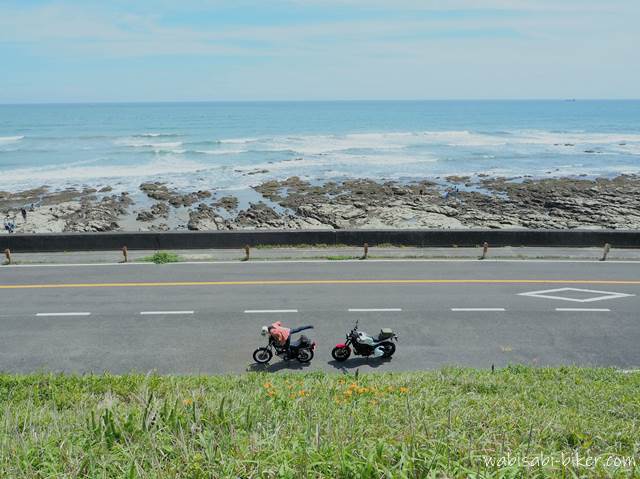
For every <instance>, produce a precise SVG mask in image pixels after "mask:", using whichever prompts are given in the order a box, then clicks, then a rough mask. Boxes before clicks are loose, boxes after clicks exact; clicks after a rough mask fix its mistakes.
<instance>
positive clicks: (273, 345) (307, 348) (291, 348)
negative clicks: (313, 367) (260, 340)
mask: <svg viewBox="0 0 640 479" xmlns="http://www.w3.org/2000/svg"><path fill="white" fill-rule="evenodd" d="M305 329H307V328H305ZM292 331H293V332H292V333H290V334H294V333H295V332H296V331H294V330H292ZM315 350H316V343H315V341H311V340H310V339H309V338H308V337H306V336H305V335H304V334H303V335H302V336H300V338H298V339H297V340H295V341H291V337H289V340H288V341H287V343H286V344H284V345H280V344H278V342H277V341H276V340H275V339H273V337H271V336H269V344H267V347H265V348H258V349H256V350H255V351H254V352H253V360H254V361H255V362H256V363H259V364H266V363H268V362H269V361H271V358H273V354H274V353H275V354H276V355H277V356H280V357H281V358H282V359H284V360H285V361H288V360H291V359H297V360H298V361H299V362H301V363H308V362H309V361H311V360H312V359H313V355H314V351H315Z"/></svg>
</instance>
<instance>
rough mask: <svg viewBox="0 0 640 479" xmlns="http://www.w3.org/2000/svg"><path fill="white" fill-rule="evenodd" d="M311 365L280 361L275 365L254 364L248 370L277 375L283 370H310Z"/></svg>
mask: <svg viewBox="0 0 640 479" xmlns="http://www.w3.org/2000/svg"><path fill="white" fill-rule="evenodd" d="M310 364H311V363H300V362H298V361H279V362H277V363H275V364H260V363H253V364H250V365H249V367H248V368H247V371H252V372H267V373H275V372H277V371H280V370H282V369H291V370H298V371H299V370H302V369H305V368H308V367H309V365H310Z"/></svg>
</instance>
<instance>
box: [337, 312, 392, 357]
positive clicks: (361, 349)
mask: <svg viewBox="0 0 640 479" xmlns="http://www.w3.org/2000/svg"><path fill="white" fill-rule="evenodd" d="M392 341H398V336H397V335H396V334H395V333H394V332H393V331H392V330H391V329H389V328H383V329H381V330H380V334H379V335H378V336H376V337H373V336H369V335H368V334H367V333H365V332H364V331H360V330H359V329H358V321H356V325H355V326H354V328H353V329H352V330H351V331H350V332H349V333H348V334H347V341H346V342H344V343H340V344H336V347H335V348H333V351H331V356H333V359H335V360H336V361H346V360H347V359H348V358H349V356H351V349H352V348H353V353H354V354H356V355H358V356H373V357H374V358H380V357H382V358H390V357H391V356H393V353H395V352H396V345H395V344H393V342H392Z"/></svg>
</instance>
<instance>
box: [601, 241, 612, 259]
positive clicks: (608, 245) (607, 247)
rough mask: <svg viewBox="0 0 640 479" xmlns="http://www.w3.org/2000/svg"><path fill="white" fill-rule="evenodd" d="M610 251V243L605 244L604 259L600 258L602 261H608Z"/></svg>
mask: <svg viewBox="0 0 640 479" xmlns="http://www.w3.org/2000/svg"><path fill="white" fill-rule="evenodd" d="M609 251H611V245H610V244H609V243H605V244H604V250H603V251H602V258H600V261H606V260H607V255H608V254H609Z"/></svg>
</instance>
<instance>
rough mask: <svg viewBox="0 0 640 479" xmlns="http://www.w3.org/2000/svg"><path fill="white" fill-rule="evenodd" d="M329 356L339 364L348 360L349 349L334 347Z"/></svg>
mask: <svg viewBox="0 0 640 479" xmlns="http://www.w3.org/2000/svg"><path fill="white" fill-rule="evenodd" d="M331 356H332V357H333V359H335V360H336V361H340V362H342V361H346V360H347V359H349V356H351V348H349V347H345V348H339V347H337V346H336V347H335V348H333V350H332V351H331Z"/></svg>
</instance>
